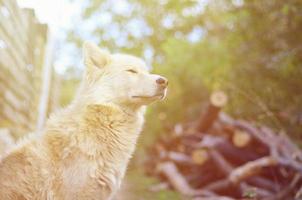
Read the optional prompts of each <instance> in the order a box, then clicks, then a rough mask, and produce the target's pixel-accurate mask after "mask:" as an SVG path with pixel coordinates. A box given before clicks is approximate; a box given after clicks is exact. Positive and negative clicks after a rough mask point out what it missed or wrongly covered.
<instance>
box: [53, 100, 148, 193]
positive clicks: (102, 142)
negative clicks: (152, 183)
mask: <svg viewBox="0 0 302 200" xmlns="http://www.w3.org/2000/svg"><path fill="white" fill-rule="evenodd" d="M79 110H80V112H79ZM58 116H60V117H58ZM143 116H144V108H141V109H138V110H133V109H121V108H120V107H118V106H115V105H110V104H99V105H88V106H84V107H82V108H81V109H80V108H78V107H73V106H70V107H68V108H67V109H66V110H65V111H63V112H61V113H58V114H56V117H54V119H56V121H53V122H52V121H51V119H50V122H49V124H48V129H50V130H51V129H52V130H54V129H56V126H60V128H59V129H58V130H62V126H63V127H64V129H65V130H66V131H67V133H66V134H67V135H68V137H70V139H71V142H70V144H69V146H68V147H66V149H67V151H66V149H65V150H64V151H66V152H68V151H70V152H72V150H71V149H78V150H79V151H80V152H81V153H82V154H83V155H84V156H85V157H87V158H89V159H91V160H92V161H97V162H98V160H100V161H101V162H102V163H100V165H99V166H98V168H101V169H99V170H101V171H103V172H104V171H111V172H112V171H113V172H114V173H115V174H116V176H110V177H106V176H104V177H101V178H102V179H103V180H104V182H106V183H107V184H109V185H112V188H116V186H118V185H119V184H120V181H121V179H122V177H123V176H124V173H125V170H126V167H127V164H128V161H129V159H130V158H131V156H132V153H133V151H134V149H135V145H136V141H137V138H138V136H139V133H140V132H141V129H142V125H143ZM70 124H73V126H74V127H67V125H68V126H70ZM64 134H65V133H64ZM65 156H68V155H65ZM121 169H122V170H121ZM102 174H106V173H102ZM108 174H110V173H108ZM101 176H102V175H101Z"/></svg>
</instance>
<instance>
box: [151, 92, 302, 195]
mask: <svg viewBox="0 0 302 200" xmlns="http://www.w3.org/2000/svg"><path fill="white" fill-rule="evenodd" d="M226 102H227V96H226V95H225V94H224V93H223V92H215V93H213V94H212V95H211V98H210V103H209V105H208V106H207V109H205V112H204V113H203V114H202V115H201V117H200V119H199V120H197V121H196V122H192V123H190V124H177V125H176V126H175V127H174V130H171V132H170V133H169V134H165V137H162V138H160V139H158V141H157V142H156V143H155V144H154V145H153V146H152V147H150V148H149V150H148V157H147V160H146V163H145V170H146V173H147V174H149V175H152V176H156V177H158V178H159V179H160V180H161V183H160V184H159V185H155V186H153V187H152V188H151V190H153V191H158V190H160V189H163V188H173V189H174V190H176V191H178V192H180V193H181V194H183V195H185V196H187V197H188V199H195V200H202V199H207V200H232V199H257V200H258V199H264V200H298V199H302V152H301V151H300V150H299V148H298V147H296V145H295V144H294V143H293V142H292V141H291V140H290V139H289V138H288V136H287V135H286V134H285V133H283V132H280V133H276V132H274V131H273V130H272V129H270V128H268V127H266V126H262V125H256V124H254V123H251V122H247V121H244V120H237V119H233V118H231V117H230V116H228V115H227V114H225V113H223V112H221V111H220V110H221V108H222V107H223V106H224V105H225V104H226Z"/></svg>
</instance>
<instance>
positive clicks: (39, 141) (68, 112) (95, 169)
mask: <svg viewBox="0 0 302 200" xmlns="http://www.w3.org/2000/svg"><path fill="white" fill-rule="evenodd" d="M83 50H84V63H85V66H86V72H85V74H84V77H83V81H82V84H81V86H80V89H79V91H78V94H77V96H76V97H75V99H74V101H73V102H72V103H71V104H70V105H69V106H68V107H67V108H65V109H63V110H61V111H60V112H57V113H55V114H53V115H52V116H51V117H50V119H49V120H48V122H47V124H46V127H45V129H44V131H43V135H42V136H41V137H36V138H30V139H27V140H26V141H25V142H23V143H22V144H19V145H17V146H16V147H15V148H14V149H13V150H12V151H11V152H9V153H8V155H7V156H5V157H4V158H3V159H2V161H1V163H0V199H3V200H4V199H5V200H12V199H22V200H24V199H27V200H33V199H37V200H43V199H49V200H51V199H56V200H81V199H85V200H90V199H98V200H100V199H103V200H105V199H106V200H107V199H111V198H112V196H113V194H114V193H115V191H116V190H117V189H118V188H119V186H120V183H121V180H122V178H123V176H124V174H125V171H126V167H127V164H128V161H129V159H130V158H131V155H132V153H133V151H134V149H135V144H136V140H137V137H138V135H139V133H140V132H141V129H142V125H143V121H144V119H143V118H144V117H143V115H144V107H145V105H148V104H150V103H152V102H154V101H156V100H159V99H163V98H164V96H165V94H166V87H167V84H168V81H167V80H166V79H165V78H163V77H161V76H159V75H154V74H150V73H148V71H147V67H146V64H145V62H144V61H142V60H141V59H139V58H136V57H134V56H130V55H122V54H110V53H108V52H107V51H104V50H102V49H99V48H98V47H97V46H96V45H94V44H91V43H88V42H86V43H85V44H84V47H83Z"/></svg>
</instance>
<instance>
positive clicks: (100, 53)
mask: <svg viewBox="0 0 302 200" xmlns="http://www.w3.org/2000/svg"><path fill="white" fill-rule="evenodd" d="M83 56H84V64H85V67H87V68H90V67H92V66H95V67H98V68H103V67H105V66H106V65H107V64H108V62H109V59H110V53H109V52H108V51H106V50H104V49H101V48H99V47H98V46H97V45H95V44H93V43H91V42H88V41H86V42H84V44H83Z"/></svg>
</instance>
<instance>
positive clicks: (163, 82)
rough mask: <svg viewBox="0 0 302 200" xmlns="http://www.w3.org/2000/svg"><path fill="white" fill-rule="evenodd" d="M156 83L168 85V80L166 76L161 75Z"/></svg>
mask: <svg viewBox="0 0 302 200" xmlns="http://www.w3.org/2000/svg"><path fill="white" fill-rule="evenodd" d="M156 83H157V84H158V85H162V86H167V85H168V80H167V79H166V78H164V77H159V78H158V79H156Z"/></svg>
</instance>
